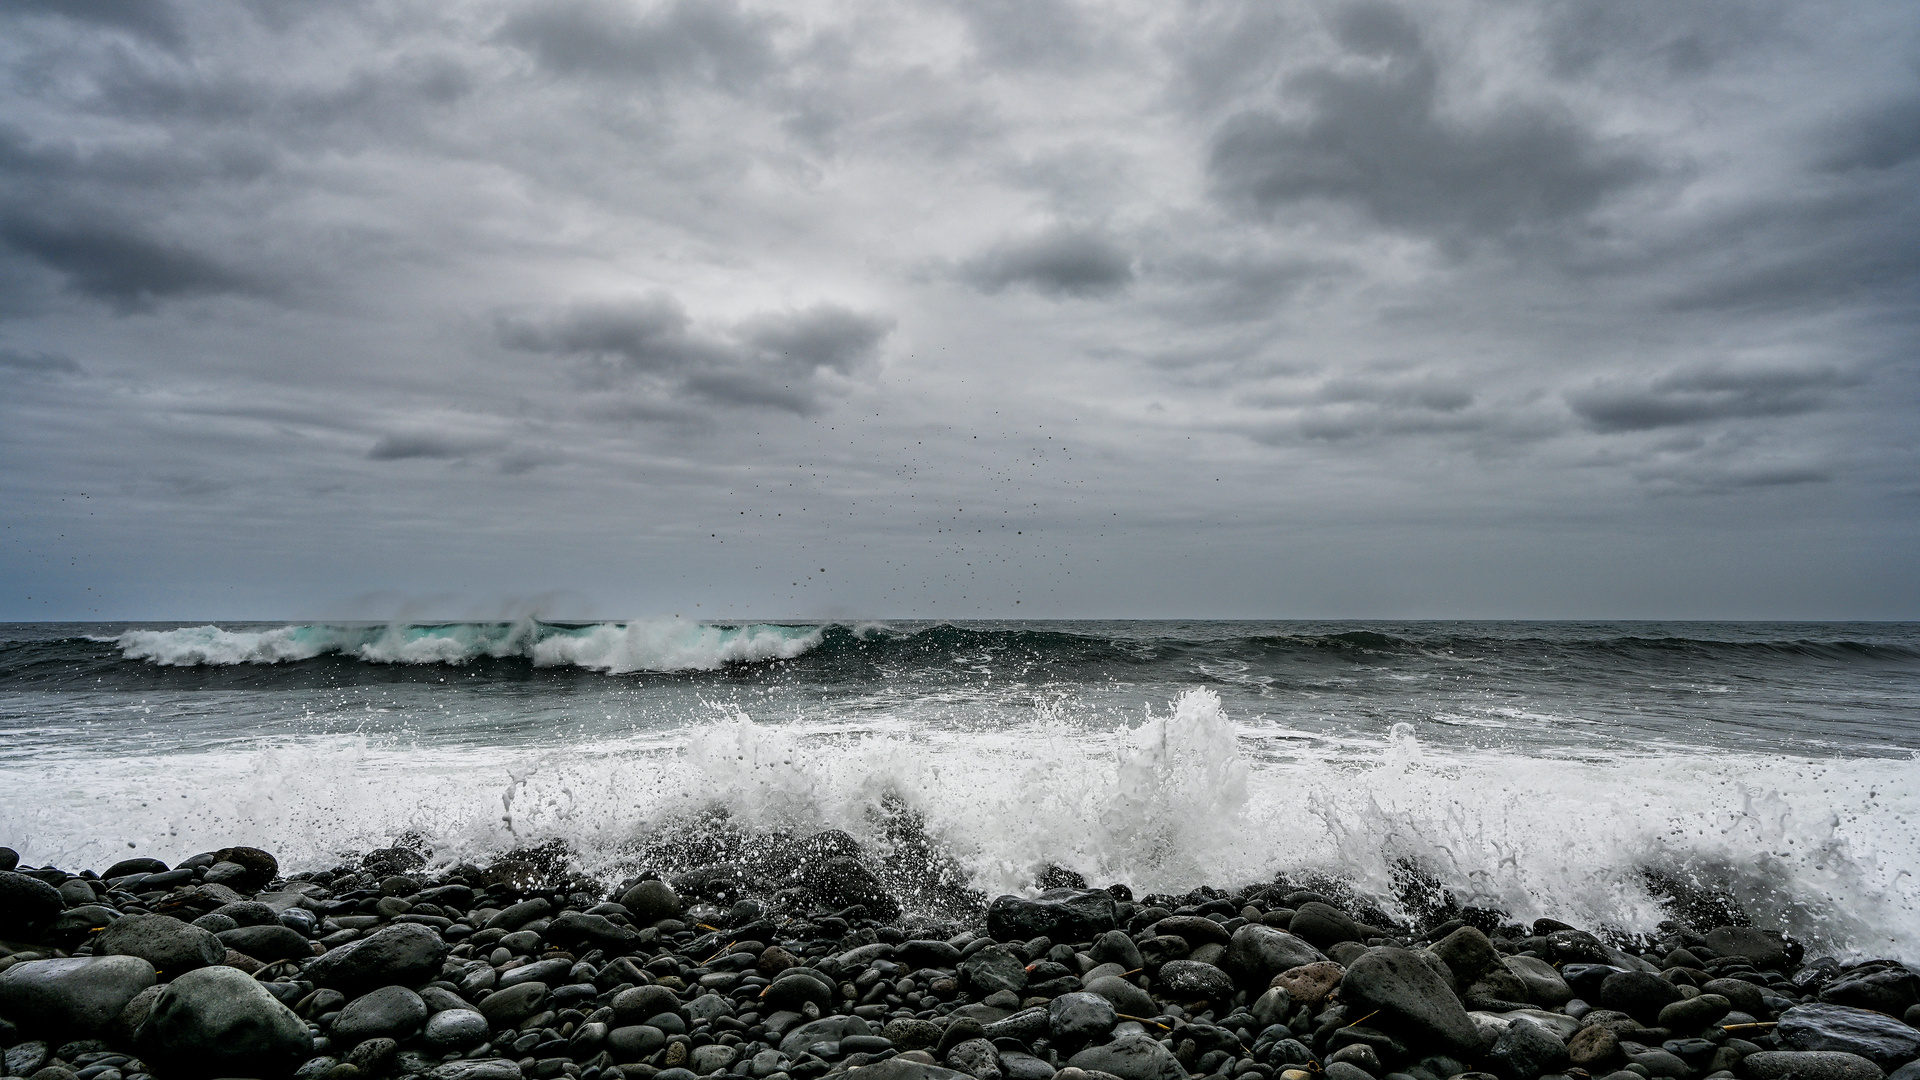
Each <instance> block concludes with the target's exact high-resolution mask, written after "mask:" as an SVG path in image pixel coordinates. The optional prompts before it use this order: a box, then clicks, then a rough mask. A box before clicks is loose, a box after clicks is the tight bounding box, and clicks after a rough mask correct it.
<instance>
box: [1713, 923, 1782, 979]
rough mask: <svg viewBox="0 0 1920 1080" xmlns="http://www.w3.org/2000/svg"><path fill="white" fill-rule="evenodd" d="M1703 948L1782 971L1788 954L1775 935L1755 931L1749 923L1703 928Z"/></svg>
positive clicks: (1755, 965)
mask: <svg viewBox="0 0 1920 1080" xmlns="http://www.w3.org/2000/svg"><path fill="white" fill-rule="evenodd" d="M1707 948H1709V949H1712V950H1713V951H1714V952H1716V953H1719V954H1720V955H1721V956H1742V957H1745V958H1747V959H1748V960H1751V961H1753V966H1754V967H1757V968H1765V969H1772V970H1776V971H1779V970H1785V968H1786V967H1787V964H1788V957H1789V955H1790V954H1789V953H1788V951H1787V944H1786V942H1785V941H1783V940H1781V937H1780V935H1779V934H1770V933H1768V932H1766V931H1764V930H1755V929H1754V928H1752V927H1750V926H1720V927H1715V928H1714V929H1712V930H1709V931H1707Z"/></svg>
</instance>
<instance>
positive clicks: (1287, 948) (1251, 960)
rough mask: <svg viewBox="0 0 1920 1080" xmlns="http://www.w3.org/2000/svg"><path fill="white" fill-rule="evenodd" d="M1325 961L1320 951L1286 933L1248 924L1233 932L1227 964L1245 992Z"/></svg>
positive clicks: (1258, 924)
mask: <svg viewBox="0 0 1920 1080" xmlns="http://www.w3.org/2000/svg"><path fill="white" fill-rule="evenodd" d="M1325 960H1326V956H1324V955H1323V954H1322V953H1321V952H1320V950H1319V949H1316V948H1314V947H1313V946H1312V945H1309V944H1307V943H1306V941H1305V940H1303V939H1301V938H1298V937H1295V936H1294V935H1292V934H1290V933H1288V932H1286V931H1285V930H1276V929H1274V928H1273V927H1271V926H1265V925H1262V924H1260V923H1248V924H1247V925H1245V926H1242V927H1241V928H1240V929H1238V930H1235V931H1234V932H1233V936H1232V938H1231V939H1230V940H1229V942H1228V944H1227V955H1226V959H1225V961H1224V963H1225V966H1226V969H1227V974H1229V975H1232V976H1233V978H1234V981H1235V982H1237V983H1239V984H1240V986H1241V987H1242V988H1244V989H1258V988H1260V987H1263V986H1267V985H1268V984H1270V983H1271V982H1272V981H1273V977H1274V976H1275V975H1279V974H1281V973H1282V972H1286V971H1291V970H1293V969H1294V968H1298V967H1305V966H1306V965H1308V964H1317V963H1321V962H1323V961H1325Z"/></svg>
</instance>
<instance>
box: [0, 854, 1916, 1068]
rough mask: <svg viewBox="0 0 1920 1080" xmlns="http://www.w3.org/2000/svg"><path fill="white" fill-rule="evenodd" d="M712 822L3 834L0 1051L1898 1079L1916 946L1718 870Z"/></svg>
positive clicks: (1907, 1036) (336, 1061)
mask: <svg viewBox="0 0 1920 1080" xmlns="http://www.w3.org/2000/svg"><path fill="white" fill-rule="evenodd" d="M701 841H702V838H701V837H699V836H697V835H687V836H683V837H682V838H681V843H680V845H679V846H678V848H677V849H676V850H674V851H672V852H671V853H669V852H667V851H664V850H655V851H652V852H649V853H646V858H647V860H648V861H651V862H652V863H654V865H653V866H651V867H646V868H637V869H636V872H635V873H634V874H632V875H630V876H629V877H627V878H626V879H625V880H623V881H621V882H620V884H619V885H618V886H617V887H615V888H613V889H607V888H606V887H604V886H603V885H602V884H601V883H599V882H596V881H594V880H592V879H590V878H587V877H584V876H582V875H580V874H578V873H576V872H574V871H573V870H572V869H570V867H569V853H568V852H567V851H566V849H565V847H564V846H563V845H560V844H557V843H553V844H548V845H545V846H543V847H539V848H530V849H522V850H520V851H516V852H512V853H509V854H507V855H505V856H503V857H501V858H500V859H498V860H495V861H493V862H492V863H490V864H488V865H486V866H480V865H475V864H462V865H458V866H451V867H443V868H438V869H431V870H429V869H428V862H427V858H426V854H425V853H423V852H421V851H417V850H413V849H410V848H407V847H391V848H384V849H381V850H377V851H374V852H371V853H369V854H367V855H365V856H363V857H361V858H359V859H358V860H355V861H354V862H352V863H348V864H343V865H341V866H339V867H336V868H334V869H331V870H326V871H318V872H303V873H296V874H292V875H287V876H284V877H283V876H281V875H280V873H279V865H278V862H277V860H275V859H274V857H273V856H272V855H270V854H269V853H267V852H264V851H260V850H258V849H254V848H246V847H235V848H227V849H222V850H220V851H218V852H208V853H204V854H202V855H198V856H195V857H193V858H190V859H187V860H185V861H184V862H182V863H180V864H179V865H177V866H171V867H170V866H167V865H166V864H164V863H161V862H159V861H158V860H152V859H129V860H125V861H123V862H122V863H120V864H117V865H116V866H113V867H107V868H102V869H100V870H99V871H98V872H97V873H96V872H95V871H93V870H89V871H85V872H82V873H69V872H67V871H65V870H60V869H51V868H32V867H17V866H13V865H11V863H12V862H13V861H14V857H13V853H12V852H11V851H8V850H5V849H0V863H5V864H7V865H6V866H5V867H4V871H3V872H0V948H3V949H4V950H5V955H4V956H0V1020H4V1021H5V1023H4V1024H0V1043H4V1044H5V1048H6V1056H5V1062H6V1075H8V1076H35V1077H37V1078H38V1080H148V1078H158V1080H172V1078H173V1077H194V1076H202V1077H205V1076H253V1077H288V1076H291V1077H295V1078H297V1080H360V1078H365V1080H376V1078H381V1077H395V1078H400V1077H412V1076H423V1075H424V1076H430V1077H432V1080H529V1078H531V1080H560V1078H565V1080H655V1078H658V1080H693V1078H695V1077H702V1076H712V1077H737V1078H740V1080H819V1078H820V1077H822V1076H826V1075H829V1074H839V1073H847V1074H848V1075H849V1077H850V1080H969V1078H970V1080H1110V1078H1112V1077H1118V1078H1119V1080H1189V1078H1205V1077H1220V1078H1222V1080H1321V1078H1324V1080H1452V1078H1455V1077H1463V1078H1466V1080H1489V1078H1491V1080H1534V1078H1536V1077H1549V1078H1554V1080H1557V1078H1559V1077H1567V1078H1569V1080H1583V1078H1600V1077H1605V1078H1608V1080H1661V1078H1664V1080H1709V1078H1712V1080H1787V1078H1789V1077H1798V1078H1801V1080H1829V1078H1830V1080H1878V1078H1879V1077H1881V1076H1883V1075H1887V1074H1897V1075H1898V1076H1899V1080H1913V1078H1914V1077H1920V1065H1916V1064H1914V1061H1915V1059H1916V1058H1920V1027H1916V1025H1920V974H1917V973H1915V972H1914V971H1913V970H1911V969H1909V968H1907V967H1905V966H1903V965H1901V964H1898V963H1895V962H1893V961H1866V962H1864V963H1855V964H1850V965H1843V964H1841V963H1840V962H1839V961H1837V960H1834V959H1832V958H1827V957H1819V956H1813V955H1807V954H1806V951H1805V950H1804V949H1803V947H1802V946H1801V945H1800V943H1798V942H1795V941H1793V940H1791V939H1790V938H1787V937H1785V936H1783V935H1781V934H1779V933H1778V932H1770V931H1768V930H1766V929H1764V928H1755V927H1752V926H1748V925H1741V924H1742V923H1744V922H1746V921H1747V920H1746V918H1745V916H1744V913H1743V912H1741V911H1740V910H1739V909H1738V907H1737V905H1733V906H1729V905H1727V904H1724V903H1719V904H1716V903H1715V902H1713V897H1712V896H1711V895H1710V894H1697V895H1693V896H1692V897H1691V898H1690V899H1688V898H1686V897H1682V896H1679V895H1676V903H1675V905H1674V913H1675V919H1673V920H1670V921H1669V922H1667V923H1663V924H1662V925H1661V932H1660V933H1659V934H1655V935H1622V934H1613V933H1609V932H1607V931H1606V930H1605V929H1604V928H1585V929H1583V928H1576V927H1573V926H1569V925H1567V924H1564V923H1559V922H1555V921H1554V920H1550V919H1540V920H1536V921H1534V922H1533V923H1532V924H1531V925H1521V924H1518V923H1515V922H1513V921H1512V920H1510V919H1508V918H1506V917H1505V916H1504V914H1503V913H1501V912H1497V911H1493V910H1490V909H1484V908H1472V907H1466V908H1462V907H1460V906H1459V905H1457V904H1456V903H1454V902H1453V898H1452V897H1451V896H1450V895H1448V894H1446V893H1445V891H1444V890H1442V889H1438V888H1437V886H1436V887H1434V888H1432V889H1429V890H1428V891H1427V892H1426V898H1427V899H1426V902H1425V903H1424V905H1422V906H1420V907H1419V908H1418V909H1410V915H1409V917H1408V918H1406V919H1396V918H1394V917H1393V916H1391V915H1389V914H1388V913H1387V912H1385V911H1383V910H1381V909H1380V908H1379V907H1377V906H1375V905H1373V904H1372V903H1370V902H1369V901H1368V900H1367V898H1365V897H1364V896H1359V895H1355V894H1353V893H1352V892H1351V891H1350V890H1346V889H1344V888H1343V887H1342V886H1341V884H1340V883H1339V882H1337V881H1331V880H1325V879H1323V880H1317V881H1304V880H1303V881H1293V882H1289V881H1284V880H1282V881H1264V882H1259V883H1255V884H1251V885H1240V886H1235V887H1231V888H1213V887H1206V886H1203V887H1201V888H1199V889H1196V890H1194V891H1192V892H1190V893H1187V894H1184V895H1181V896H1163V895H1146V896H1138V897H1136V896H1135V895H1134V894H1133V893H1132V891H1131V890H1130V889H1128V888H1127V887H1125V886H1123V885H1116V886H1112V887H1110V888H1107V889H1089V888H1087V887H1086V884H1085V882H1084V881H1083V880H1079V879H1078V875H1075V874H1073V873H1072V872H1071V871H1065V870H1061V869H1059V868H1057V867H1054V868H1049V869H1048V870H1047V871H1046V872H1044V873H1043V874H1042V875H1041V877H1042V880H1041V881H1039V882H1036V885H1037V886H1051V888H1047V889H1045V890H1044V891H1040V892H1038V893H1037V895H1033V896H1028V897H1020V896H1012V895H1005V896H1000V897H996V898H993V899H991V900H989V899H988V898H987V897H985V896H983V895H981V894H978V893H973V892H971V891H969V890H967V889H966V888H965V887H964V886H963V885H959V884H956V882H957V880H958V879H956V878H955V877H953V876H952V875H950V874H945V875H943V874H942V873H941V869H942V868H941V866H940V864H939V862H938V858H937V856H932V855H931V854H930V855H929V859H928V861H927V862H926V863H925V870H926V873H924V874H923V875H920V876H919V877H918V878H916V879H914V880H906V881H902V880H900V879H898V878H895V879H892V880H887V881H883V880H882V878H881V877H880V876H878V875H876V873H875V872H874V864H873V863H871V862H870V861H869V859H868V857H867V854H866V853H865V852H863V851H862V850H861V848H860V846H859V845H858V844H857V843H856V842H855V841H854V840H853V839H852V838H851V837H849V836H847V835H846V834H845V833H837V832H827V833H819V834H815V835H812V836H806V837H790V836H767V837H762V838H759V841H758V844H759V847H758V849H757V850H756V851H755V852H754V853H753V858H754V859H755V860H756V865H755V867H754V868H753V870H752V871H751V872H750V871H749V870H747V869H746V868H744V867H742V866H741V865H740V864H739V863H736V862H724V861H720V857H721V856H722V855H723V854H729V855H734V856H736V857H737V856H738V854H739V853H738V851H737V850H736V851H732V852H722V851H719V850H714V849H708V850H707V851H705V852H704V853H703V852H702V851H701V846H702V844H701ZM668 870H677V871H678V872H677V873H666V874H665V876H662V874H663V872H664V871H668ZM770 886H771V887H770ZM903 912H905V913H903ZM1590 931H1591V932H1590Z"/></svg>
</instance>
